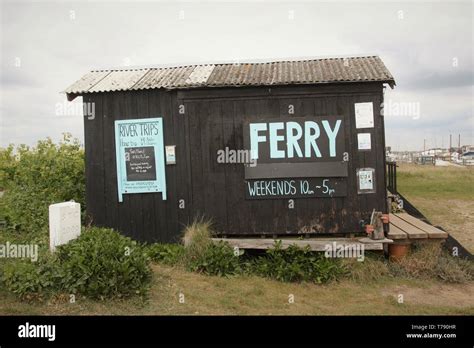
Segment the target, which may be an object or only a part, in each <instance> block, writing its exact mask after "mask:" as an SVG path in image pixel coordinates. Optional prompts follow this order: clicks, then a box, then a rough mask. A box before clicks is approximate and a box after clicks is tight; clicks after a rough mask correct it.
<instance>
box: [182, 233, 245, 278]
mask: <svg viewBox="0 0 474 348" xmlns="http://www.w3.org/2000/svg"><path fill="white" fill-rule="evenodd" d="M187 267H188V269H189V270H191V271H194V272H201V273H205V274H208V275H217V276H229V275H235V274H238V273H239V272H240V270H241V268H240V262H239V256H238V255H235V254H234V249H233V248H232V247H231V246H230V245H229V244H227V243H225V242H223V241H219V242H218V243H215V244H214V243H213V244H210V245H208V247H207V248H206V249H205V250H204V251H203V253H202V254H200V255H199V256H197V257H196V258H193V259H190V260H189V262H188V264H187Z"/></svg>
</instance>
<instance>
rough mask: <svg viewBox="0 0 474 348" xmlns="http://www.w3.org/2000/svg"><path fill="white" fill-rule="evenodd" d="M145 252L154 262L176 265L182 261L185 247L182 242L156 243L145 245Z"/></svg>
mask: <svg viewBox="0 0 474 348" xmlns="http://www.w3.org/2000/svg"><path fill="white" fill-rule="evenodd" d="M145 253H146V255H147V256H148V257H149V258H150V259H151V260H152V261H153V262H161V263H164V264H166V265H175V264H177V263H179V262H180V261H181V259H182V257H183V255H184V247H183V246H182V245H180V244H160V243H154V244H150V245H147V246H145Z"/></svg>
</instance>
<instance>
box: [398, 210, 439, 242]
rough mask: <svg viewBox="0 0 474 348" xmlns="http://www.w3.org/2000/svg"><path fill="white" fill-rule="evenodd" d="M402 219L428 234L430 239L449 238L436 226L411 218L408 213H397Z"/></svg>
mask: <svg viewBox="0 0 474 348" xmlns="http://www.w3.org/2000/svg"><path fill="white" fill-rule="evenodd" d="M395 215H396V216H398V217H399V218H400V219H402V220H404V221H406V222H407V223H409V224H411V225H412V226H414V227H416V228H418V229H420V230H422V231H424V232H426V233H427V234H428V238H448V234H447V233H446V232H444V231H442V230H440V229H438V228H436V227H434V226H431V225H429V224H427V223H426V222H424V221H421V220H420V219H417V218H416V217H414V216H411V215H409V214H407V213H396V214H395Z"/></svg>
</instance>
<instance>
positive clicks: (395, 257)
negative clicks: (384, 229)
mask: <svg viewBox="0 0 474 348" xmlns="http://www.w3.org/2000/svg"><path fill="white" fill-rule="evenodd" d="M409 248H410V244H409V243H392V244H389V245H388V256H389V258H390V260H391V261H400V260H401V259H403V258H404V257H405V256H406V254H407V253H408V249H409Z"/></svg>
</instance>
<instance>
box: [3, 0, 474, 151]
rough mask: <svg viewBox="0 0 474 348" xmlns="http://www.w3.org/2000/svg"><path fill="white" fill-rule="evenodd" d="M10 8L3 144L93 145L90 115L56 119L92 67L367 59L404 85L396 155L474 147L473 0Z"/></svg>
mask: <svg viewBox="0 0 474 348" xmlns="http://www.w3.org/2000/svg"><path fill="white" fill-rule="evenodd" d="M0 1H1V32H0V36H1V85H0V88H1V94H0V98H1V99H0V107H1V109H0V111H1V115H0V116H1V133H0V136H1V139H0V140H1V141H0V146H5V145H7V144H9V143H15V144H18V143H26V144H29V145H31V144H34V143H35V142H36V141H37V140H39V139H44V138H45V137H47V136H50V137H52V138H53V139H55V140H57V139H59V138H60V136H61V133H63V132H70V133H72V134H73V135H74V136H76V137H78V138H79V139H80V140H81V142H82V141H83V120H82V117H81V116H80V115H78V114H77V112H76V113H75V115H64V114H62V115H61V114H58V112H57V110H58V108H61V107H63V106H65V105H67V104H65V103H66V102H65V100H66V96H65V95H64V94H61V93H60V92H61V91H62V90H64V89H65V88H66V87H68V86H69V85H70V84H72V83H73V82H74V81H75V80H77V79H79V78H80V77H81V76H82V75H83V74H84V73H86V72H88V71H89V70H91V69H95V68H104V67H118V66H124V65H132V66H135V65H139V66H143V65H156V64H180V63H200V62H203V63H205V62H216V61H219V62H222V61H228V62H235V61H244V60H247V61H248V60H256V59H258V60H265V59H271V60H275V59H280V58H309V57H328V56H350V55H366V54H370V55H379V56H380V57H381V58H382V59H383V61H384V62H385V65H386V66H387V67H388V69H389V70H390V71H391V73H392V75H393V76H394V77H395V80H396V82H397V86H396V87H395V89H394V90H390V89H389V88H388V89H387V92H386V94H385V98H386V102H387V103H388V106H389V107H388V109H389V110H387V111H388V112H387V111H386V114H387V115H386V116H385V117H386V123H385V126H386V135H387V140H386V143H387V145H391V146H392V148H394V149H395V150H415V149H422V148H423V139H426V141H427V146H429V147H433V146H448V145H449V134H453V139H455V141H453V142H454V143H455V144H456V145H457V138H458V134H461V142H462V143H463V144H469V143H470V144H474V133H473V129H474V107H473V97H474V95H473V79H474V68H473V49H474V46H473V5H472V2H471V1H465V2H453V1H446V2H433V3H430V2H416V3H405V2H385V3H380V2H360V1H356V2H337V3H325V2H316V1H299V2H298V1H291V2H281V1H279V2H272V1H260V2H255V3H252V2H248V1H234V2H227V3H223V4H220V3H216V2H209V1H187V2H180V3H175V2H166V1H151V2H135V1H134V2H131V1H121V2H117V1H110V2H108V1H99V2H97V1H96V2H89V3H80V2H69V1H39V2H38V1H35V2H30V1H28V2H20V1H3V0H0ZM78 99H79V98H78ZM78 101H79V100H78ZM400 107H405V108H406V109H405V110H401V109H400ZM397 108H398V109H399V110H398V111H397ZM386 109H387V107H386Z"/></svg>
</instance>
